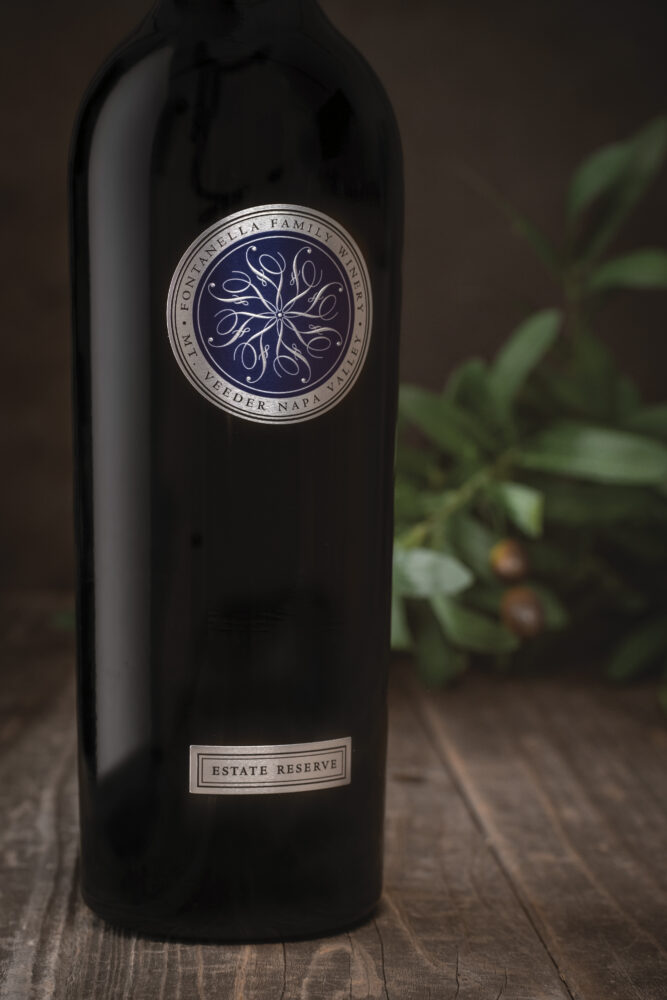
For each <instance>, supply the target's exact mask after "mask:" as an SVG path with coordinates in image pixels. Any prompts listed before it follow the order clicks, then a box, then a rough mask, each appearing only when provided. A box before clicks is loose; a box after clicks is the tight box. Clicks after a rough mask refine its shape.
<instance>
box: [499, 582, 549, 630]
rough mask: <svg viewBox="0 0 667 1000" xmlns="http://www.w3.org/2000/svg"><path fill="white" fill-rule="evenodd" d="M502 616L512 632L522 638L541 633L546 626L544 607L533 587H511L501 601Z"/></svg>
mask: <svg viewBox="0 0 667 1000" xmlns="http://www.w3.org/2000/svg"><path fill="white" fill-rule="evenodd" d="M500 617H501V619H502V621H503V624H504V625H506V626H507V628H508V629H509V630H510V632H514V634H515V635H518V636H520V637H521V638H522V639H531V638H533V636H536V635H539V634H540V632H541V631H542V629H543V628H544V608H543V606H542V601H541V600H540V598H539V596H538V595H537V594H536V593H535V591H534V590H533V589H532V588H531V587H510V588H509V590H506V591H505V593H504V594H503V597H502V600H501V602H500Z"/></svg>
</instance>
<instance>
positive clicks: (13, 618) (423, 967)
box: [0, 594, 667, 1000]
mask: <svg viewBox="0 0 667 1000" xmlns="http://www.w3.org/2000/svg"><path fill="white" fill-rule="evenodd" d="M69 603H70V602H69V598H68V595H66V594H65V595H53V594H44V595H36V594H28V595H23V596H13V597H7V596H6V597H5V600H4V602H3V604H4V606H3V613H2V635H3V641H2V645H3V684H2V694H1V697H0V804H1V811H2V817H3V821H2V827H1V828H0V852H1V854H0V865H1V883H0V1000H23V998H58V1000H65V998H66V1000H79V998H81V1000H83V998H89V997H92V996H94V997H95V998H96V1000H97V998H123V1000H154V998H165V1000H172V998H179V1000H180V998H182V1000H190V998H198V1000H199V998H205V1000H209V998H218V997H219V998H221V1000H223V998H224V1000H227V998H239V1000H241V998H243V1000H265V998H271V1000H297V998H299V1000H339V998H340V1000H342V998H353V1000H365V998H373V1000H375V998H381V1000H427V998H432V1000H445V998H451V1000H500V998H504V1000H552V998H568V997H569V998H577V1000H579V998H583V1000H617V998H618V1000H635V998H640V1000H664V998H665V997H667V957H666V955H665V951H664V948H665V942H666V941H667V933H666V931H667V899H666V896H665V893H666V891H667V864H666V852H665V846H666V838H665V828H666V823H665V819H666V810H667V802H666V790H667V778H666V774H667V768H666V767H665V764H666V763H667V730H666V729H665V726H664V720H663V719H662V717H661V715H660V713H659V710H658V709H657V708H656V706H655V704H654V696H653V693H652V691H651V690H650V689H644V688H633V689H624V690H616V689H611V688H608V687H606V686H603V685H601V684H597V683H593V682H577V681H574V682H573V681H571V680H568V681H567V682H563V681H560V680H558V679H549V680H540V679H530V680H527V679H521V680H515V679H507V680H503V681H497V680H493V679H489V678H488V677H482V676H473V677H471V678H469V679H467V681H466V683H465V684H464V685H462V686H461V687H460V688H458V689H456V690H454V691H448V692H445V693H438V694H433V693H427V692H425V691H423V690H422V689H421V688H420V687H419V686H418V685H417V684H415V683H414V681H413V680H412V675H411V673H410V671H409V669H406V668H405V667H403V668H400V669H397V670H396V671H395V674H394V678H393V684H392V694H391V738H390V753H389V782H388V803H387V824H386V874H385V886H386V888H385V894H384V898H383V902H382V905H381V906H380V908H379V910H378V912H377V914H376V916H375V919H374V920H372V921H370V922H368V923H367V924H365V925H364V926H362V927H359V928H356V929H355V930H352V931H350V933H348V934H341V935H337V936H335V937H331V938H326V939H323V940H318V941H306V942H287V943H285V944H269V945H258V946H253V945H245V946H228V945H214V944H204V945H196V944H195V945H193V944H181V943H177V942H165V941H157V940H150V939H143V938H139V937H137V936H136V935H134V934H125V933H122V932H120V931H117V930H114V929H112V928H109V927H108V926H106V925H105V924H104V922H103V921H101V920H100V919H98V918H97V917H95V916H94V915H93V914H92V913H91V912H90V911H89V910H88V909H87V907H86V906H85V905H84V904H83V902H82V901H81V898H80V895H79V890H78V874H77V856H78V841H77V838H78V827H77V804H76V777H75V729H74V719H73V712H74V705H73V684H72V676H73V651H72V637H71V633H70V632H68V631H66V630H64V629H63V628H62V627H61V625H62V622H61V624H59V621H61V620H60V618H59V613H60V612H62V611H63V610H66V609H67V607H68V606H69Z"/></svg>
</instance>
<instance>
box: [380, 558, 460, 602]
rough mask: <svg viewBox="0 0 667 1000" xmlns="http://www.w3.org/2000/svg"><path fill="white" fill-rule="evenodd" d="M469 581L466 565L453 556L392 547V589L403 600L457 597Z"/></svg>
mask: <svg viewBox="0 0 667 1000" xmlns="http://www.w3.org/2000/svg"><path fill="white" fill-rule="evenodd" d="M472 579H473V577H472V573H471V572H470V570H469V569H468V568H467V566H464V565H463V563H462V562H459V560H458V559H455V558H454V557H453V556H448V555H445V554H444V553H442V552H433V551H431V550H430V549H419V548H415V549H404V548H401V547H400V546H395V547H394V587H395V589H396V592H397V593H398V594H400V595H402V596H404V597H430V596H431V594H458V593H460V592H461V591H462V590H465V588H466V587H469V586H470V584H471V583H472Z"/></svg>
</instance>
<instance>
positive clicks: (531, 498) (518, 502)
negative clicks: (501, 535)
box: [493, 483, 544, 538]
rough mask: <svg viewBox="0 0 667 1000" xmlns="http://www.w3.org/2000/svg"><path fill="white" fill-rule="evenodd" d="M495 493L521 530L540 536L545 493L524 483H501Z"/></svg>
mask: <svg viewBox="0 0 667 1000" xmlns="http://www.w3.org/2000/svg"><path fill="white" fill-rule="evenodd" d="M493 493H494V496H497V497H498V499H499V500H500V503H501V504H502V506H503V508H504V510H505V512H506V513H507V515H508V517H509V518H510V520H511V521H512V523H513V524H514V525H516V527H517V528H518V529H519V530H520V531H523V532H524V534H526V535H528V536H529V537H530V538H539V536H540V535H541V534H542V523H543V515H544V494H543V493H540V491H539V490H535V489H533V488H532V487H530V486H524V485H523V484H522V483H499V484H498V485H496V486H495V487H494V490H493Z"/></svg>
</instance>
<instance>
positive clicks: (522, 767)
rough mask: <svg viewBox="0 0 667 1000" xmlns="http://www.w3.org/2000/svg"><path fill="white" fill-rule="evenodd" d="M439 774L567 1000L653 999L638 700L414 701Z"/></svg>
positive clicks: (563, 695)
mask: <svg viewBox="0 0 667 1000" xmlns="http://www.w3.org/2000/svg"><path fill="white" fill-rule="evenodd" d="M414 696H415V698H416V700H417V702H418V704H419V706H420V712H421V715H422V719H423V721H424V723H425V725H426V726H427V727H428V729H429V730H430V732H431V734H432V736H433V740H434V742H435V744H436V746H437V747H438V750H439V753H440V757H441V760H442V762H443V764H444V765H445V766H446V767H447V769H448V770H449V771H450V773H451V774H452V776H453V778H454V780H455V782H456V784H457V787H458V788H459V791H460V792H461V794H462V795H463V797H464V798H465V800H466V801H467V803H468V805H469V807H470V810H471V812H472V813H473V815H474V816H475V817H476V819H477V823H478V826H479V828H480V829H481V830H482V831H483V832H484V834H485V835H486V837H487V839H488V841H489V843H490V844H491V845H492V846H493V850H494V853H495V855H496V857H497V858H498V861H499V863H500V865H501V867H502V868H503V870H504V871H505V872H506V873H507V875H508V877H509V878H510V879H511V881H512V884H513V885H514V887H515V889H516V893H517V896H518V898H519V900H520V901H521V903H522V905H523V907H524V909H525V911H526V913H527V914H528V915H529V917H530V919H531V921H532V923H533V925H534V926H535V928H536V930H537V932H538V933H539V935H540V938H541V939H542V941H543V942H544V944H545V947H546V948H547V950H548V952H549V954H550V955H551V956H552V958H553V961H554V963H555V964H556V965H557V966H558V969H559V970H560V973H561V975H562V977H563V980H564V982H565V983H566V984H567V986H568V988H569V990H570V992H571V994H572V995H573V996H575V997H585V998H598V997H599V998H600V1000H631V998H641V1000H664V998H665V997H666V996H667V893H666V885H665V879H666V876H667V852H666V848H667V777H666V776H667V739H666V738H665V737H666V734H665V728H664V718H663V717H662V716H661V714H660V712H659V709H658V707H657V705H655V704H654V703H653V701H654V700H653V699H652V698H651V697H650V694H649V692H648V691H647V690H646V689H643V690H642V689H626V690H619V689H616V690H612V689H610V688H608V687H605V686H603V685H602V684H599V685H591V684H589V683H584V682H577V681H572V680H570V681H568V682H567V683H565V684H564V683H563V682H562V681H559V680H546V681H545V680H521V681H516V680H511V681H504V682H500V681H497V682H493V681H490V680H488V679H485V680H484V681H480V680H479V679H476V680H473V681H472V682H471V683H470V684H468V685H467V686H466V689H465V691H463V690H461V691H459V692H455V693H453V694H450V695H447V696H444V697H443V696H437V697H435V698H425V697H424V696H423V694H422V693H421V692H419V691H418V690H417V689H416V688H415V689H414Z"/></svg>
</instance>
